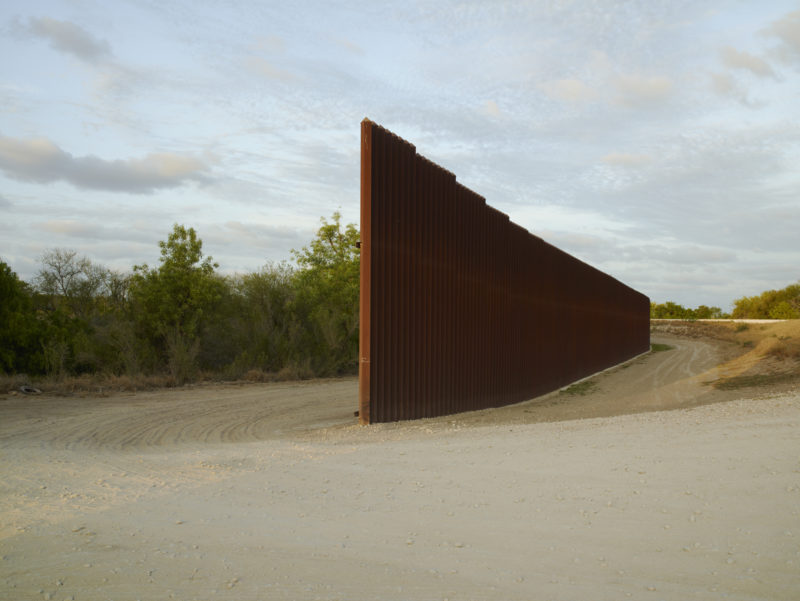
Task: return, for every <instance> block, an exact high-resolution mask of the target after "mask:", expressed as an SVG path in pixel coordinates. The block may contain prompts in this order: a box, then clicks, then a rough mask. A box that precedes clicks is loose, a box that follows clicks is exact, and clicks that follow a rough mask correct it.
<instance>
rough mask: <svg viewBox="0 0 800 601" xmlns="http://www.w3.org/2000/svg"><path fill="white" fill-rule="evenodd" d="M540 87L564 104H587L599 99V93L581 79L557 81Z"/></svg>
mask: <svg viewBox="0 0 800 601" xmlns="http://www.w3.org/2000/svg"><path fill="white" fill-rule="evenodd" d="M540 87H541V88H542V90H544V93H545V94H547V95H548V96H549V97H550V98H553V99H554V100H562V101H564V102H587V101H590V100H594V99H595V98H596V97H597V92H595V91H594V90H593V89H592V88H590V87H589V86H587V85H586V84H585V83H583V82H582V81H580V80H579V79H557V80H554V81H548V82H545V83H543V84H541V86H540Z"/></svg>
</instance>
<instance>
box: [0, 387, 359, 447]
mask: <svg viewBox="0 0 800 601" xmlns="http://www.w3.org/2000/svg"><path fill="white" fill-rule="evenodd" d="M357 387H358V384H357V380H356V379H354V378H349V379H338V380H324V381H315V382H304V383H291V384H264V385H248V386H245V387H236V386H215V387H207V386H201V387H196V388H189V389H179V390H164V391H157V392H146V393H141V394H136V395H120V396H116V397H112V398H109V399H105V398H59V397H45V396H42V397H11V398H9V399H5V400H2V401H0V411H1V412H2V415H3V419H2V420H1V421H2V423H0V448H11V447H20V446H30V445H35V446H47V447H53V448H65V449H80V448H98V447H100V448H112V449H119V450H124V449H136V448H144V447H165V446H174V445H191V444H197V443H204V444H215V443H220V444H223V443H233V442H236V443H241V442H252V441H258V440H266V439H271V438H280V437H282V436H284V435H285V434H287V433H292V432H298V431H302V430H305V429H308V428H309V427H319V426H331V425H334V424H345V423H347V424H349V423H353V420H354V418H353V410H354V407H356V406H357V392H358V390H357Z"/></svg>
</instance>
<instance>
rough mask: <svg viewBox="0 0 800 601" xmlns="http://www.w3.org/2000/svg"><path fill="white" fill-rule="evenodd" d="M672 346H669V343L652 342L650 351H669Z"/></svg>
mask: <svg viewBox="0 0 800 601" xmlns="http://www.w3.org/2000/svg"><path fill="white" fill-rule="evenodd" d="M674 348H675V347H674V346H670V345H669V344H660V343H657V342H656V343H653V344H651V345H650V351H651V352H653V353H660V352H662V351H671V350H672V349H674Z"/></svg>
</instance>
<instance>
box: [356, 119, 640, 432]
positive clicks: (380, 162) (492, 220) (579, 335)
mask: <svg viewBox="0 0 800 601" xmlns="http://www.w3.org/2000/svg"><path fill="white" fill-rule="evenodd" d="M360 294H361V297H360V302H361V315H360V328H361V329H360V349H359V355H360V357H359V416H360V421H361V423H364V424H368V423H377V422H389V421H397V420H404V419H417V418H421V417H433V416H437V415H447V414H451V413H458V412H460V411H469V410H475V409H483V408H487V407H499V406H502V405H508V404H511V403H517V402H520V401H524V400H527V399H530V398H533V397H535V396H538V395H540V394H543V393H546V392H549V391H552V390H556V389H557V388H560V387H561V386H564V385H566V384H568V383H570V382H573V381H575V380H578V379H580V378H582V377H585V376H587V375H589V374H592V373H594V372H597V371H599V370H601V369H604V368H606V367H609V366H611V365H615V364H617V363H620V362H622V361H624V360H625V359H628V358H630V357H633V356H635V355H638V354H640V353H643V352H645V351H647V350H648V349H649V344H650V333H649V312H650V301H649V299H648V298H647V297H646V296H645V295H643V294H641V293H639V292H637V291H635V290H633V289H631V288H629V287H628V286H625V285H624V284H622V283H620V282H619V281H617V280H615V279H614V278H612V277H611V276H609V275H607V274H605V273H602V272H601V271H598V270H597V269H595V268H593V267H591V266H589V265H587V264H585V263H583V262H581V261H580V260H578V259H576V258H575V257H572V256H571V255H569V254H567V253H565V252H563V251H561V250H559V249H557V248H555V247H554V246H551V245H550V244H548V243H547V242H545V241H544V240H542V239H540V238H538V237H537V236H534V235H532V234H530V233H529V232H527V231H526V230H525V229H524V228H522V227H520V226H519V225H517V224H515V223H512V222H511V221H509V218H508V216H507V215H505V214H503V213H501V212H499V211H497V210H495V209H493V208H492V207H490V206H488V205H487V204H486V202H485V200H484V199H483V198H482V197H481V196H479V195H478V194H476V193H475V192H473V191H472V190H470V189H468V188H465V187H464V186H462V185H461V184H460V183H458V182H457V181H456V177H455V175H453V174H452V173H451V172H449V171H447V170H446V169H443V168H441V167H439V166H438V165H436V164H434V163H432V162H431V161H429V160H427V159H426V158H425V157H422V156H420V155H419V154H417V153H416V149H415V147H414V146H413V145H412V144H410V143H408V142H406V141H405V140H403V139H401V138H399V137H398V136H396V135H394V134H393V133H391V132H389V131H388V130H386V129H384V128H382V127H380V126H379V125H376V124H374V123H372V122H371V121H369V120H366V119H365V120H364V121H363V122H362V124H361V293H360Z"/></svg>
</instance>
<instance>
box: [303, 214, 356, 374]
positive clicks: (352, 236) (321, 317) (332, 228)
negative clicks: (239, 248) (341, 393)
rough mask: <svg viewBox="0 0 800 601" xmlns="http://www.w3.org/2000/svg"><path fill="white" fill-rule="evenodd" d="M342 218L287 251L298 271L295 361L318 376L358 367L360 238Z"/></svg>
mask: <svg viewBox="0 0 800 601" xmlns="http://www.w3.org/2000/svg"><path fill="white" fill-rule="evenodd" d="M341 218H342V217H341V215H340V214H339V213H338V212H336V213H334V214H333V216H332V218H331V221H328V220H327V219H325V218H323V219H322V220H321V221H322V226H321V227H320V228H319V230H318V231H317V235H316V237H315V238H314V239H313V240H312V241H311V243H310V244H309V245H308V246H306V247H303V248H302V249H301V250H299V251H298V250H294V251H292V253H293V255H294V257H295V260H296V261H297V265H298V271H297V274H296V277H295V290H296V293H295V299H294V304H293V309H294V312H295V319H296V321H295V324H294V327H293V331H292V332H290V338H291V339H292V341H293V345H294V347H295V349H297V350H296V353H297V354H296V359H298V360H308V361H310V363H311V367H312V369H313V370H314V371H315V372H316V373H318V374H320V375H332V374H340V373H345V372H352V371H354V370H356V369H357V367H358V362H357V359H358V301H359V298H358V292H359V257H360V251H359V249H358V248H357V246H356V243H357V242H358V240H359V232H358V229H357V228H356V226H355V225H353V224H352V223H351V224H347V225H346V226H342V223H341Z"/></svg>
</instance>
